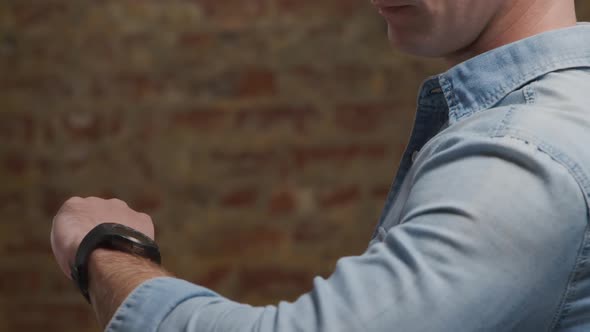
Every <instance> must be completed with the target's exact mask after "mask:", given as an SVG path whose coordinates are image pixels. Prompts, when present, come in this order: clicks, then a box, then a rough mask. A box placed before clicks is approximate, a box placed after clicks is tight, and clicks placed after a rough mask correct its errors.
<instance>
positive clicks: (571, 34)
mask: <svg viewBox="0 0 590 332" xmlns="http://www.w3.org/2000/svg"><path fill="white" fill-rule="evenodd" d="M589 202H590V25H585V24H579V25H578V26H576V27H572V28H567V29H561V30H556V31H551V32H547V33H544V34H541V35H537V36H534V37H531V38H528V39H525V40H521V41H519V42H516V43H513V44H510V45H506V46H504V47H501V48H498V49H495V50H492V51H490V52H487V53H485V54H482V55H480V56H477V57H475V58H473V59H471V60H468V61H467V62H464V63H462V64H459V65H457V66H455V67H453V68H451V69H450V70H449V71H447V72H446V73H443V74H441V75H438V76H435V77H432V78H430V79H428V80H427V81H426V82H424V84H423V86H422V88H421V91H420V94H419V98H418V110H417V114H416V120H415V123H414V127H413V132H412V135H411V138H410V141H409V144H408V147H407V150H406V152H405V154H404V155H403V158H402V161H401V164H400V166H399V169H398V172H397V175H396V177H395V180H394V182H393V185H392V188H391V192H390V193H389V195H388V198H387V201H386V204H385V208H384V211H383V215H382V217H381V219H380V221H379V224H378V225H377V227H376V231H375V234H374V236H373V238H372V239H371V241H370V243H369V246H368V248H367V250H366V252H364V253H363V254H362V255H361V256H357V257H345V258H342V259H340V260H339V261H338V263H337V265H336V269H335V271H334V273H333V274H332V275H331V276H330V277H329V278H328V279H324V278H320V277H316V278H315V279H314V287H313V289H312V290H311V291H310V292H309V293H307V294H304V295H302V296H301V297H299V298H298V299H297V300H296V301H294V302H281V303H279V304H278V305H277V306H270V305H269V306H266V307H253V306H249V305H246V304H240V303H236V302H234V301H231V300H229V299H227V298H224V297H222V296H220V295H218V294H216V293H215V292H213V291H211V290H209V289H206V288H203V287H201V286H198V285H194V284H191V283H189V282H186V281H183V280H179V279H175V278H156V279H152V280H150V281H147V282H145V283H143V284H142V285H141V286H139V287H138V288H137V289H135V290H134V291H133V292H132V294H131V295H130V296H129V297H128V298H127V299H126V300H125V302H124V303H123V304H122V305H121V307H120V308H119V309H118V311H117V312H116V314H115V316H114V318H113V319H112V321H111V322H110V324H109V326H108V327H107V330H108V331H111V332H119V331H126V332H127V331H138V332H150V331H160V332H176V331H187V332H188V331H191V332H193V331H194V332H197V331H198V332H209V331H211V332H212V331H217V332H220V331H261V332H266V331H268V332H270V331H284V332H291V331H305V332H313V331H329V332H347V331H355V332H357V331H383V332H385V331H401V332H418V331H420V332H425V331H435V332H437V331H440V332H451V331H452V332H457V331H462V332H471V331H490V332H491V331H493V332H498V331H518V332H539V331H560V332H562V331H590V260H589V259H590V232H589V230H588V206H589V205H588V203H589Z"/></svg>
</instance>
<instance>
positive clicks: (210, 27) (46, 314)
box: [0, 0, 590, 331]
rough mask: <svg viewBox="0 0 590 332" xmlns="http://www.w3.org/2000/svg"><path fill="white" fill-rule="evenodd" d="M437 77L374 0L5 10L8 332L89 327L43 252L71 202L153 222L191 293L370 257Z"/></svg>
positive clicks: (298, 287) (0, 33)
mask: <svg viewBox="0 0 590 332" xmlns="http://www.w3.org/2000/svg"><path fill="white" fill-rule="evenodd" d="M578 7H579V10H578V16H579V19H580V20H590V3H589V2H588V1H579V2H578ZM450 38H452V36H450ZM444 69H445V67H444V65H443V64H442V63H441V62H439V61H435V60H426V59H417V58H412V57H408V56H404V55H401V54H399V53H397V52H395V51H394V50H392V49H391V47H390V46H389V43H388V41H387V34H386V25H385V23H384V21H383V20H382V19H381V17H379V16H378V15H377V14H376V12H375V10H374V9H373V8H372V6H371V5H370V3H369V1H368V0H322V1H316V0H248V1H243V0H168V1H165V0H103V1H66V0H1V1H0V331H98V328H97V325H96V323H95V321H94V317H93V314H92V311H91V309H90V307H89V306H88V305H87V304H86V303H85V302H84V299H83V298H82V296H81V295H80V294H79V293H78V291H77V290H76V288H75V287H74V286H73V285H72V284H71V283H70V282H69V281H68V280H67V279H66V278H65V277H64V276H63V275H62V273H61V272H60V270H59V269H58V267H57V264H55V262H54V260H53V256H52V254H51V248H50V245H49V231H50V227H51V220H52V217H53V216H54V214H55V213H56V212H57V210H58V208H59V207H60V205H61V204H62V203H63V202H64V200H65V199H67V198H69V197H70V196H99V197H103V198H112V197H117V198H120V199H122V200H125V201H126V202H128V203H129V205H130V206H131V207H132V208H134V209H136V210H138V211H143V212H146V213H148V214H150V215H151V216H152V217H153V219H154V222H155V224H156V229H157V232H156V235H157V240H158V242H159V244H160V246H161V248H162V254H163V262H164V265H165V266H166V267H167V268H168V269H169V270H170V271H172V272H173V273H175V274H176V275H177V276H179V277H181V278H184V279H187V280H189V281H192V282H195V283H199V284H201V285H204V286H207V287H210V288H212V289H214V290H216V291H217V292H219V293H221V294H222V295H224V296H226V297H229V298H231V299H233V300H236V301H241V302H246V303H249V304H252V305H265V304H275V303H277V302H278V301H280V300H295V299H296V298H297V297H298V296H299V295H301V294H303V293H305V292H307V291H309V290H310V289H311V286H312V278H313V277H314V276H316V275H321V276H324V277H327V276H329V275H330V273H331V271H332V269H333V268H334V265H335V263H336V261H337V259H338V258H339V257H342V256H348V255H359V254H362V253H363V251H364V250H365V248H366V246H367V244H368V241H369V238H370V235H371V233H372V231H373V227H374V226H375V224H376V222H377V218H378V216H379V214H380V212H381V208H382V206H383V202H384V199H385V196H386V194H387V191H388V189H389V184H390V182H391V181H392V179H393V176H394V174H395V171H396V169H397V165H398V162H399V159H400V157H401V154H402V153H403V151H404V148H405V144H406V142H407V140H408V137H409V134H410V131H411V129H412V124H413V119H414V113H415V108H414V103H415V99H416V93H417V89H418V87H419V84H420V83H421V81H422V80H423V79H424V78H426V77H427V76H429V75H433V74H436V73H438V72H441V71H443V70H444Z"/></svg>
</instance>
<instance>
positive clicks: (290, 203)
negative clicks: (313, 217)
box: [268, 191, 297, 216]
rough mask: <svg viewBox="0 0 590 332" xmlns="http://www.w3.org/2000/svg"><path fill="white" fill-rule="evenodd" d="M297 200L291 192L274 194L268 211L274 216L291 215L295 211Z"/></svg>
mask: <svg viewBox="0 0 590 332" xmlns="http://www.w3.org/2000/svg"><path fill="white" fill-rule="evenodd" d="M296 206H297V200H296V197H295V195H294V194H293V192H291V191H279V192H275V193H273V194H272V196H271V197H270V202H269V206H268V210H269V212H270V214H271V215H272V216H280V215H286V214H290V213H292V212H293V211H295V208H296Z"/></svg>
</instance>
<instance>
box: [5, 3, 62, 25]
mask: <svg viewBox="0 0 590 332" xmlns="http://www.w3.org/2000/svg"><path fill="white" fill-rule="evenodd" d="M66 11H67V6H66V4H65V3H61V2H59V1H47V2H45V3H39V4H37V3H35V5H30V4H27V3H18V2H16V4H15V5H13V6H12V17H13V18H14V19H15V21H16V24H17V25H18V26H28V25H33V24H39V23H43V22H44V21H47V20H48V19H51V18H53V17H55V16H58V15H62V14H64V13H65V12H66Z"/></svg>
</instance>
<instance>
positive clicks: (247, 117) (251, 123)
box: [235, 106, 317, 133]
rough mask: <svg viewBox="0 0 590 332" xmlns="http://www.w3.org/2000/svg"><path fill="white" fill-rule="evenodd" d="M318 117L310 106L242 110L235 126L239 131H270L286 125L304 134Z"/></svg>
mask: <svg viewBox="0 0 590 332" xmlns="http://www.w3.org/2000/svg"><path fill="white" fill-rule="evenodd" d="M316 116H317V112H316V111H315V110H314V109H313V108H312V107H310V106H299V107H294V106H282V107H279V106H277V107H273V108H266V109H264V108H263V109H261V108H256V109H254V108H252V109H242V110H240V112H239V113H238V114H237V117H236V123H235V126H236V128H237V129H242V128H252V129H256V130H268V129H270V128H273V127H276V126H279V125H285V124H286V125H287V126H290V127H292V128H293V129H294V130H295V131H296V132H297V133H304V132H306V131H307V127H308V126H309V124H310V122H311V121H312V120H313V119H314V118H315V117H316Z"/></svg>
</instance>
